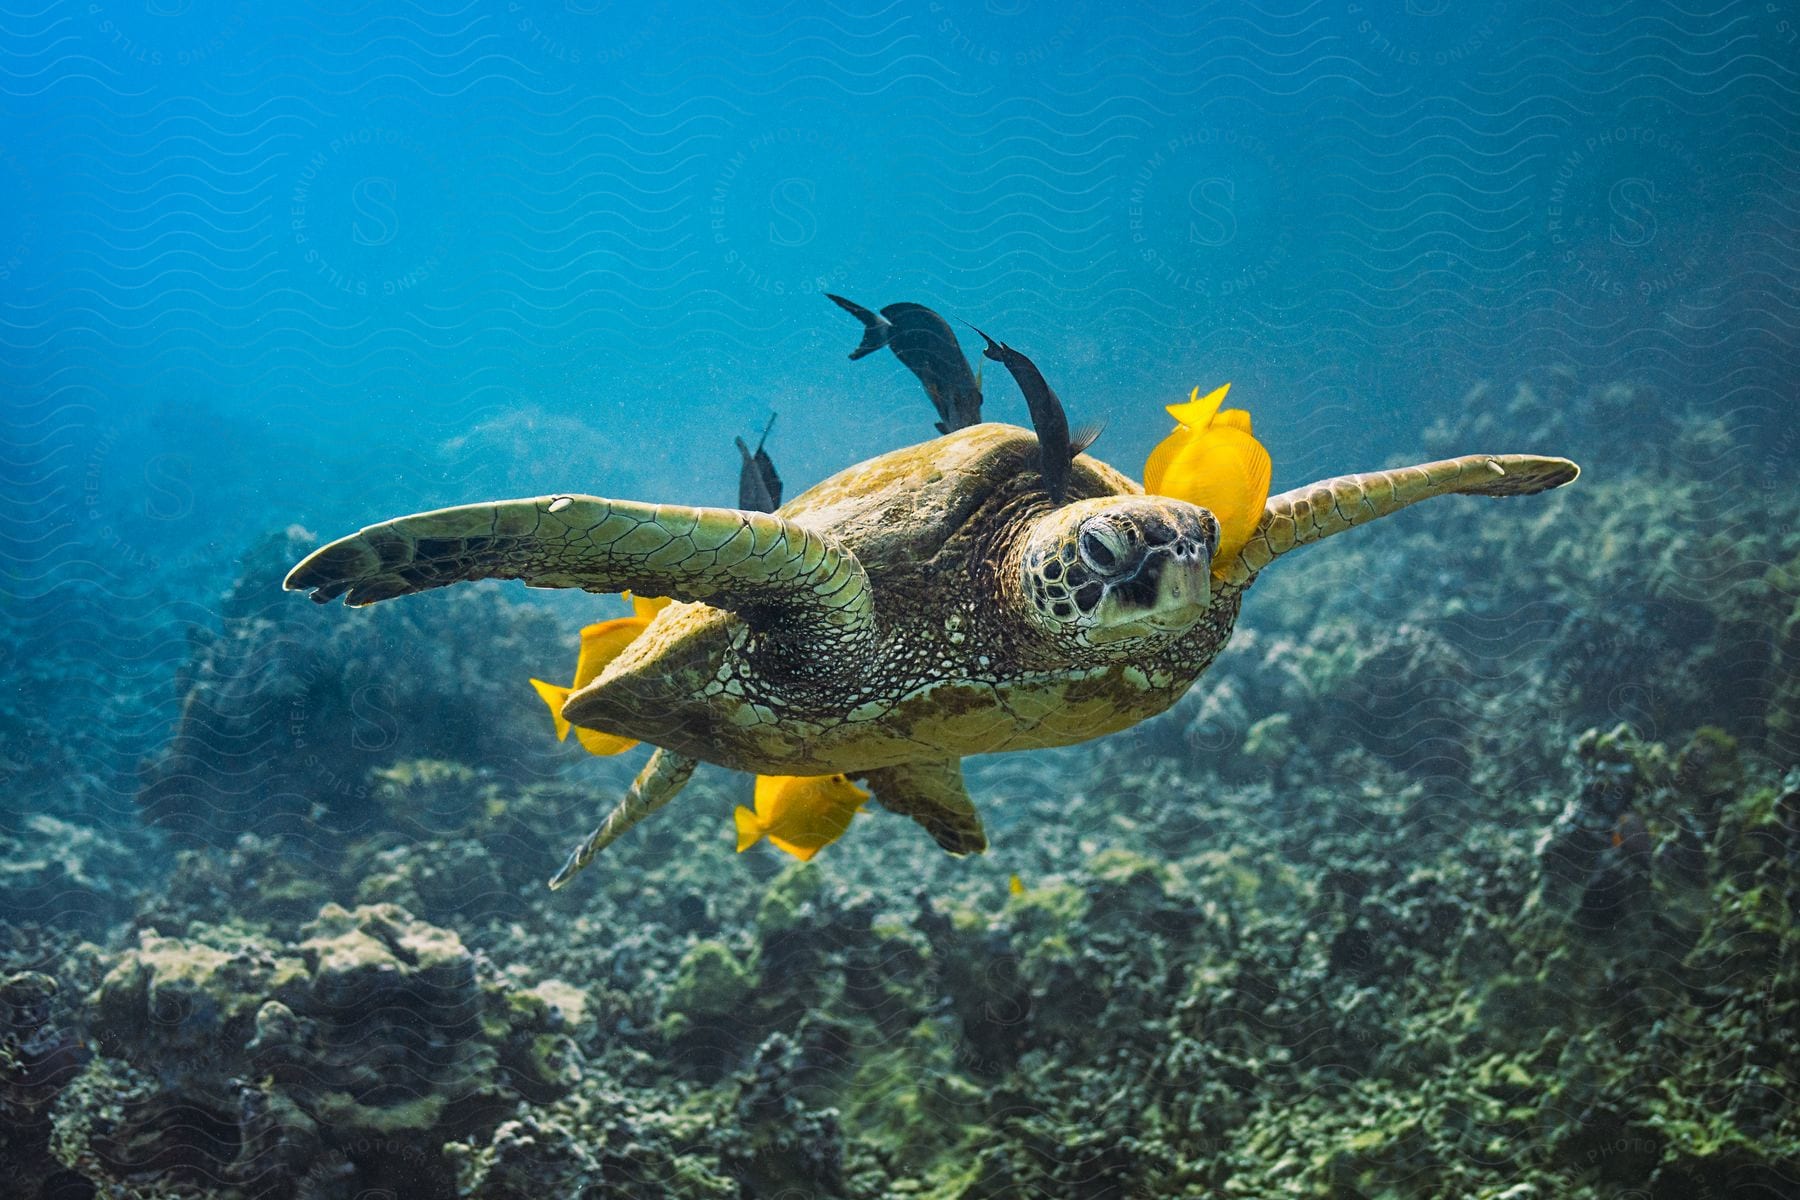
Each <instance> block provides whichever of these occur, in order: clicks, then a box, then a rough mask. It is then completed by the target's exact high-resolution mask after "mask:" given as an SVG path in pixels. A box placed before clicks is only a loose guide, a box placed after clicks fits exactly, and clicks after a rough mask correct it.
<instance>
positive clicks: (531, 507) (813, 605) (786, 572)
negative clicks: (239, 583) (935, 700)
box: [283, 496, 873, 650]
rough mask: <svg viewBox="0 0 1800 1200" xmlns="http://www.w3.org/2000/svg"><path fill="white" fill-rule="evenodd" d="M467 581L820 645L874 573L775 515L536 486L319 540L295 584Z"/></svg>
mask: <svg viewBox="0 0 1800 1200" xmlns="http://www.w3.org/2000/svg"><path fill="white" fill-rule="evenodd" d="M475 579H522V580H524V581H525V582H526V583H528V584H530V585H531V586H533V587H553V588H581V589H583V590H584V591H589V592H623V591H630V592H634V593H636V594H638V595H641V596H672V597H674V598H675V599H677V600H684V601H700V602H702V603H705V604H709V605H712V606H713V607H715V608H723V609H727V610H730V611H732V612H736V613H738V614H740V615H742V616H744V617H745V618H746V619H747V620H749V621H750V623H751V624H752V625H753V626H779V627H781V628H782V629H783V630H784V631H786V632H787V633H789V634H790V635H792V636H795V637H796V638H798V639H800V640H803V641H807V642H809V643H811V644H815V645H817V646H819V647H820V648H821V650H822V648H823V647H825V646H827V645H831V644H834V643H835V644H837V645H839V646H841V645H842V642H843V640H844V639H846V638H848V637H851V636H862V635H866V634H867V632H868V627H869V624H870V619H871V614H872V611H873V610H872V607H871V605H870V598H869V579H868V576H867V574H865V573H864V571H863V568H862V564H861V563H859V562H857V560H856V556H855V555H854V554H852V553H851V552H850V551H849V550H846V549H845V548H844V547H843V546H841V545H840V544H839V543H838V542H837V541H836V539H834V538H832V537H830V536H828V535H825V534H820V533H817V532H815V531H813V530H810V529H804V528H802V527H801V526H799V525H796V524H794V523H793V522H792V521H788V520H785V519H783V518H781V517H778V516H775V515H773V514H770V513H758V512H746V511H743V510H741V509H735V508H690V507H687V506H686V505H680V504H638V503H634V502H632V501H628V500H604V499H601V498H600V497H598V496H538V497H536V498H534V499H528V500H501V501H496V502H494V503H490V504H464V505H461V506H459V507H456V508H440V509H437V510H435V511H433V512H425V513H417V514H414V515H413V516H410V517H397V518H395V519H394V520H392V521H385V522H383V523H381V524H379V525H371V526H369V527H368V528H366V529H364V530H363V531H362V532H361V533H355V534H352V535H350V536H349V537H345V538H339V539H338V540H337V541H335V542H332V543H331V544H330V545H328V546H322V547H320V548H319V549H318V550H315V551H313V552H312V553H311V554H309V555H308V556H307V557H306V559H305V560H304V561H303V562H301V563H300V565H299V566H297V567H295V568H294V569H293V570H292V571H291V572H289V573H288V577H287V580H286V582H285V583H284V585H283V586H285V587H286V588H287V589H288V590H289V591H307V590H310V591H311V592H312V598H313V600H315V601H316V602H318V603H320V604H324V603H326V602H327V601H330V600H334V599H336V598H337V597H339V596H342V597H343V598H344V603H345V604H348V605H352V606H357V605H363V604H373V603H375V602H376V601H379V600H391V599H392V598H394V597H395V596H404V595H408V594H410V593H412V592H422V591H426V590H427V589H429V588H436V587H444V586H445V585H447V584H452V583H462V582H464V581H467V580H475Z"/></svg>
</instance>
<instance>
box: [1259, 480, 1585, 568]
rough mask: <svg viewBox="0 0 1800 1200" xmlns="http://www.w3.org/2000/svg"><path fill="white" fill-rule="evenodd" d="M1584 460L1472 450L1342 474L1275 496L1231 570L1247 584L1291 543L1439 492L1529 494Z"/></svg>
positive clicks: (1555, 483) (1323, 535) (1301, 543)
mask: <svg viewBox="0 0 1800 1200" xmlns="http://www.w3.org/2000/svg"><path fill="white" fill-rule="evenodd" d="M1580 474H1581V468H1580V467H1578V466H1576V465H1575V464H1574V463H1572V462H1570V461H1569V460H1568V459H1566V458H1548V457H1544V456H1541V455H1536V454H1465V455H1463V456H1462V457H1461V458H1447V459H1442V460H1440V461H1438V462H1429V463H1420V464H1419V465H1418V466H1416V467H1397V468H1395V469H1394V470H1391V471H1369V472H1365V473H1363V474H1360V475H1339V476H1337V477H1336V478H1335V479H1322V480H1320V481H1319V482H1318V483H1312V484H1308V485H1307V486H1305V487H1301V488H1295V489H1294V490H1293V491H1291V492H1283V493H1282V494H1281V495H1279V496H1270V497H1269V500H1268V503H1267V504H1265V505H1264V506H1263V516H1262V520H1261V521H1260V522H1258V524H1257V526H1256V530H1255V532H1254V533H1252V534H1251V535H1250V540H1249V541H1248V542H1247V543H1245V545H1244V548H1243V550H1242V552H1240V553H1239V554H1238V556H1237V559H1236V561H1234V562H1233V563H1232V564H1231V568H1230V570H1229V572H1228V574H1227V575H1226V577H1225V582H1226V583H1227V584H1235V585H1237V586H1240V587H1241V586H1243V585H1245V584H1247V583H1249V582H1250V580H1251V579H1253V578H1255V576H1256V573H1257V572H1258V571H1260V570H1262V569H1263V568H1264V567H1266V566H1268V565H1269V564H1270V563H1271V562H1274V561H1275V560H1276V559H1277V558H1279V557H1280V556H1281V555H1283V554H1286V553H1287V552H1288V551H1289V550H1293V549H1296V548H1298V547H1300V546H1305V545H1307V544H1309V543H1311V542H1316V541H1318V540H1319V539H1320V538H1326V537H1330V536H1331V535H1332V534H1334V533H1342V532H1343V531H1344V530H1346V529H1350V528H1352V527H1353V526H1357V525H1363V524H1366V523H1368V522H1370V521H1373V520H1374V519H1375V518H1377V517H1385V516H1387V515H1388V514H1389V513H1392V512H1398V511H1399V510H1400V509H1403V508H1405V507H1406V506H1407V505H1409V504H1416V503H1418V502H1419V501H1420V500H1428V499H1430V498H1431V497H1433V496H1447V495H1452V494H1457V495H1464V496H1529V495H1532V494H1534V493H1537V492H1546V491H1549V490H1550V489H1551V488H1557V487H1561V486H1562V485H1563V484H1565V483H1570V482H1572V481H1573V480H1574V479H1575V477H1576V476H1578V475H1580Z"/></svg>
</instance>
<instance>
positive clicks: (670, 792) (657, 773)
mask: <svg viewBox="0 0 1800 1200" xmlns="http://www.w3.org/2000/svg"><path fill="white" fill-rule="evenodd" d="M698 765H700V760H699V759H695V758H689V757H687V756H686V755H685V754H676V753H675V752H674V751H672V750H662V749H658V750H657V751H656V752H655V753H653V754H651V755H650V760H649V761H648V762H646V763H645V764H644V769H643V770H641V771H639V772H638V774H637V778H636V779H633V780H632V781H631V787H630V788H628V789H626V792H625V798H624V799H623V800H621V801H619V803H618V806H617V807H616V808H614V809H613V810H612V811H611V812H610V813H608V814H606V820H604V821H602V822H600V827H599V828H597V829H595V830H594V832H592V833H590V834H588V835H587V837H586V838H585V839H583V841H582V843H581V845H579V846H577V847H575V849H573V850H571V851H570V852H569V857H568V860H567V861H565V862H564V863H563V865H562V869H561V870H560V871H558V872H557V873H556V874H555V875H553V876H551V877H550V890H551V891H553V892H554V891H558V890H560V889H561V888H562V887H563V885H564V884H566V883H568V882H569V880H571V879H573V878H575V876H576V875H577V874H578V873H579V872H580V871H581V870H582V868H584V867H586V866H587V865H588V864H589V863H591V862H593V861H594V855H596V854H598V853H600V852H601V851H602V850H604V849H606V848H607V847H608V846H610V845H612V844H613V843H614V842H615V841H617V840H618V839H619V838H620V837H621V836H622V835H623V834H624V833H625V832H626V831H627V830H629V829H630V828H631V827H632V826H634V825H636V824H637V823H638V822H639V821H642V820H643V819H644V818H645V817H647V816H649V815H650V814H651V813H653V812H655V811H656V810H657V809H659V808H661V807H662V806H663V805H665V804H667V803H668V802H669V801H671V800H673V799H674V798H675V794H676V793H677V792H679V791H681V789H682V788H684V787H686V786H687V781H688V777H689V776H690V775H692V774H693V773H694V768H695V767H696V766H698Z"/></svg>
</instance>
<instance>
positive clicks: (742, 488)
mask: <svg viewBox="0 0 1800 1200" xmlns="http://www.w3.org/2000/svg"><path fill="white" fill-rule="evenodd" d="M773 428H775V414H774V413H770V414H769V423H768V424H767V425H764V426H763V431H762V437H761V438H759V439H758V440H757V443H756V452H755V453H751V451H750V447H749V446H746V445H745V444H744V439H743V438H733V439H732V440H733V441H735V442H736V443H737V448H738V453H739V454H742V455H743V456H744V465H743V468H742V469H741V470H739V471H738V507H739V508H747V509H749V510H750V511H751V512H774V511H775V510H776V509H778V508H780V507H781V476H779V475H777V474H776V473H775V464H774V463H773V462H771V461H770V460H769V452H768V451H767V450H764V449H763V443H764V442H767V441H768V440H769V430H771V429H773Z"/></svg>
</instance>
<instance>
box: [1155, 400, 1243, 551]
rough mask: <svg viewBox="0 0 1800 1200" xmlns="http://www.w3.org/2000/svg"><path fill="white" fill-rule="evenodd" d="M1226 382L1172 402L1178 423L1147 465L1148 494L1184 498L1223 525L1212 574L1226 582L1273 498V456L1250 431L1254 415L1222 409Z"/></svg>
mask: <svg viewBox="0 0 1800 1200" xmlns="http://www.w3.org/2000/svg"><path fill="white" fill-rule="evenodd" d="M1230 390H1231V385H1230V384H1229V383H1228V384H1226V385H1224V386H1223V387H1221V388H1218V389H1216V390H1214V391H1213V392H1211V393H1209V394H1208V395H1206V396H1204V397H1202V396H1201V395H1200V389H1199V388H1195V389H1194V390H1193V392H1192V393H1191V394H1190V395H1189V396H1188V400H1187V403H1186V404H1171V405H1169V406H1168V409H1169V415H1170V416H1172V417H1174V418H1175V420H1176V421H1178V422H1179V424H1178V425H1176V427H1175V430H1174V432H1173V433H1171V434H1169V436H1168V437H1166V438H1164V439H1163V440H1162V441H1161V442H1160V443H1158V444H1157V447H1156V449H1154V450H1152V451H1151V452H1150V457H1149V458H1148V459H1147V460H1145V462H1144V490H1145V491H1146V492H1155V493H1156V494H1158V495H1161V496H1172V497H1174V498H1175V499H1177V500H1186V501H1187V502H1188V503H1189V504H1194V505H1198V506H1199V507H1201V508H1204V509H1206V510H1207V511H1208V512H1210V513H1212V515H1213V516H1215V517H1217V518H1218V521H1219V548H1218V550H1217V551H1216V552H1215V553H1214V554H1213V563H1212V573H1213V576H1214V577H1215V578H1223V577H1224V575H1225V573H1226V571H1227V570H1228V569H1229V568H1230V566H1231V563H1232V561H1233V560H1234V559H1236V558H1237V556H1238V552H1239V551H1240V550H1242V549H1243V548H1244V544H1245V543H1246V542H1248V541H1249V540H1250V535H1251V534H1252V533H1255V532H1256V525H1257V522H1259V521H1261V520H1262V514H1263V505H1265V504H1266V503H1268V500H1269V475H1270V461H1269V452H1268V451H1267V450H1266V449H1264V448H1263V444H1262V443H1261V442H1259V441H1257V440H1256V436H1255V434H1253V433H1252V432H1251V429H1250V414H1249V413H1248V412H1245V411H1244V410H1243V409H1241V408H1222V406H1223V404H1224V403H1225V393H1226V392H1228V391H1230Z"/></svg>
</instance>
